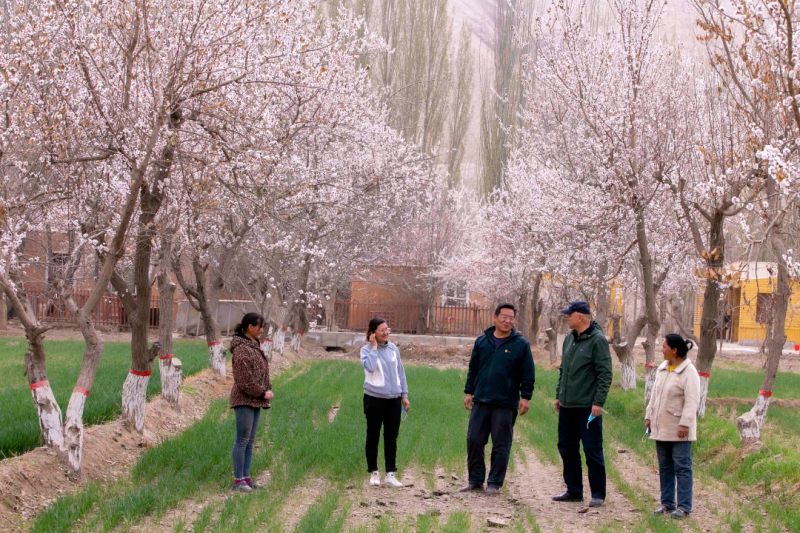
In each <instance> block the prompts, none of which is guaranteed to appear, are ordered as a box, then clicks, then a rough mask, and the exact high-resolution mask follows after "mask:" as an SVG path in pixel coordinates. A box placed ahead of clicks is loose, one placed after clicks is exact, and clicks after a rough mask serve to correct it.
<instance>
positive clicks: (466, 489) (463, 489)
mask: <svg viewBox="0 0 800 533" xmlns="http://www.w3.org/2000/svg"><path fill="white" fill-rule="evenodd" d="M482 489H483V485H464V486H463V487H461V488H460V489H458V492H469V491H472V490H482Z"/></svg>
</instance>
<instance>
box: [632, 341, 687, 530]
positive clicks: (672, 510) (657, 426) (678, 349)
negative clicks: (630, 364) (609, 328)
mask: <svg viewBox="0 0 800 533" xmlns="http://www.w3.org/2000/svg"><path fill="white" fill-rule="evenodd" d="M693 346H694V344H693V343H692V341H685V340H684V339H683V337H681V336H680V335H676V334H674V333H671V334H669V335H667V336H666V338H665V339H664V343H663V345H662V348H661V352H662V353H663V354H664V362H663V363H661V366H659V367H658V370H657V371H656V382H655V385H654V386H653V393H652V395H651V396H650V403H649V404H648V405H647V412H646V413H645V421H644V424H645V428H649V429H650V438H651V439H653V440H654V441H656V452H657V453H658V473H659V477H660V479H661V506H660V507H659V508H658V509H656V510H655V514H666V513H669V514H670V515H671V516H672V517H673V518H678V519H680V518H686V517H687V516H688V515H689V513H691V512H692V442H694V441H696V440H697V406H698V401H699V396H700V377H699V376H698V375H697V369H696V368H695V367H694V365H693V364H692V362H691V360H689V359H687V358H686V355H687V354H688V352H689V350H691V349H692V347H693ZM676 480H677V493H678V501H677V506H676V502H675V489H676V487H675V485H676Z"/></svg>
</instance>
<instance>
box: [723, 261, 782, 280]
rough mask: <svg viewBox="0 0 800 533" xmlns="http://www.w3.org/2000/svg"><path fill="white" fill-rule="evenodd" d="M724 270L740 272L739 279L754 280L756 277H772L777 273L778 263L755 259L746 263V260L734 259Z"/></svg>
mask: <svg viewBox="0 0 800 533" xmlns="http://www.w3.org/2000/svg"><path fill="white" fill-rule="evenodd" d="M725 269H726V270H730V271H731V272H739V273H741V278H740V279H741V280H743V281H747V280H756V279H769V278H774V277H775V276H776V275H777V273H778V264H777V263H770V262H767V261H756V262H753V263H748V262H747V261H736V262H735V263H731V264H730V265H728V266H727V267H725Z"/></svg>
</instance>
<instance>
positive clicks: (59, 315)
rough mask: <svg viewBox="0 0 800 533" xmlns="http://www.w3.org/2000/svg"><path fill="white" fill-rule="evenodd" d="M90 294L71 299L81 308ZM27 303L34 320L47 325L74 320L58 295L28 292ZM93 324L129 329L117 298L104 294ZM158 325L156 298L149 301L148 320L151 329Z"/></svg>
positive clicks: (126, 315) (82, 294)
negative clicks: (31, 310)
mask: <svg viewBox="0 0 800 533" xmlns="http://www.w3.org/2000/svg"><path fill="white" fill-rule="evenodd" d="M90 294H91V293H90V292H88V291H85V292H76V293H73V298H74V299H75V303H76V304H77V305H78V307H83V306H84V305H85V304H86V301H87V300H88V299H89V295H90ZM28 301H29V302H30V304H31V307H32V308H33V312H34V313H35V314H36V318H37V319H38V320H39V321H40V322H43V323H48V324H71V323H74V319H73V318H72V317H71V316H70V314H69V311H67V306H66V304H65V303H64V301H63V300H62V299H61V298H60V297H59V296H58V294H56V293H54V292H49V291H28ZM93 316H94V323H95V325H98V326H106V327H108V326H110V327H119V328H126V327H129V326H130V324H129V321H128V314H127V313H126V312H125V308H124V307H123V306H122V302H121V301H120V299H119V296H117V295H116V294H110V293H106V294H104V295H103V297H102V298H101V299H100V303H99V304H98V305H97V309H95V311H94V314H93ZM158 324H159V309H158V298H152V299H151V300H150V320H149V325H150V327H151V328H157V327H158Z"/></svg>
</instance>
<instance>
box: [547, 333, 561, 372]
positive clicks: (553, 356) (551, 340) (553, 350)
mask: <svg viewBox="0 0 800 533" xmlns="http://www.w3.org/2000/svg"><path fill="white" fill-rule="evenodd" d="M545 334H546V335H547V352H548V353H549V354H550V364H551V365H554V364H556V363H558V333H556V330H555V329H553V328H547V329H546V330H545Z"/></svg>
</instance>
